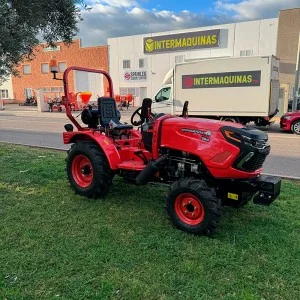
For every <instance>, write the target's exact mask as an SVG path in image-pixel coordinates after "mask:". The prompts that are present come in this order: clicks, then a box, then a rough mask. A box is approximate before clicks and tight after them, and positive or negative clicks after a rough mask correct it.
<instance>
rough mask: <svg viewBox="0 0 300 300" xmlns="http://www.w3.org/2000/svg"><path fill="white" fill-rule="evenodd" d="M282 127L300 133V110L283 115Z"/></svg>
mask: <svg viewBox="0 0 300 300" xmlns="http://www.w3.org/2000/svg"><path fill="white" fill-rule="evenodd" d="M280 128H281V129H283V130H286V131H292V132H293V133H295V134H299V135H300V110H297V111H294V112H288V113H286V114H285V115H283V116H282V117H281V119H280Z"/></svg>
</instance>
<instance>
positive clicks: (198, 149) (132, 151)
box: [63, 67, 281, 235]
mask: <svg viewBox="0 0 300 300" xmlns="http://www.w3.org/2000/svg"><path fill="white" fill-rule="evenodd" d="M73 70H78V71H87V72H93V73H99V74H103V75H104V76H105V77H106V79H107V81H108V84H109V91H110V96H109V97H100V98H98V107H96V108H93V107H92V106H90V107H89V106H88V107H87V108H85V109H84V110H83V111H82V114H81V120H82V122H83V123H84V124H85V125H86V126H85V127H82V126H81V125H80V124H79V123H78V122H77V121H76V120H75V119H74V117H73V116H72V114H71V110H70V106H69V105H66V113H67V116H68V117H69V119H70V120H71V121H72V123H73V124H74V125H75V126H76V127H77V130H74V126H73V125H72V124H66V125H65V130H66V131H65V132H64V133H63V140H64V143H65V144H72V146H71V148H70V150H69V151H68V157H67V175H68V179H69V181H70V183H71V186H72V187H73V189H74V190H75V192H76V193H77V194H79V195H82V196H86V197H91V198H98V197H105V196H106V195H107V194H108V193H109V189H110V186H111V185H112V183H113V178H114V176H116V175H118V176H120V177H123V178H124V179H125V180H126V182H132V183H133V184H136V185H145V184H147V183H149V182H154V183H162V184H169V185H170V189H169V192H168V193H167V198H166V207H167V211H168V214H169V215H170V217H171V219H172V221H173V223H174V224H175V225H176V226H177V227H179V228H180V229H181V230H184V231H186V232H189V233H196V234H206V235H209V234H212V233H213V232H214V231H215V229H216V227H217V225H218V223H219V221H220V218H221V207H222V205H232V206H242V205H244V204H246V203H247V202H249V201H250V200H251V199H253V201H254V203H256V204H262V205H269V204H271V203H272V202H273V201H274V200H275V199H276V198H277V197H278V196H279V194H280V188H281V179H280V178H277V177H271V176H263V175H261V172H262V165H263V163H264V161H265V159H266V157H267V156H268V154H269V153H270V146H269V145H268V136H267V134H266V133H264V132H261V131H259V130H256V129H249V128H247V127H244V126H242V125H238V124H233V123H228V122H220V121H215V120H208V119H199V118H188V115H187V112H188V109H187V106H188V102H186V104H185V105H184V107H183V112H182V115H181V116H174V115H164V114H159V115H154V116H153V115H152V114H151V103H152V101H151V99H148V98H146V99H144V101H143V105H142V107H140V108H139V109H137V110H136V111H135V112H134V116H133V118H132V120H133V119H134V118H135V117H137V116H138V117H139V120H138V121H134V125H137V126H139V127H138V129H134V127H133V126H132V125H129V124H123V123H121V122H120V120H119V117H118V112H117V107H116V102H115V99H114V98H113V93H112V91H113V84H112V80H111V77H110V76H109V74H108V73H106V72H105V71H101V70H92V69H86V68H79V67H70V68H68V69H67V70H66V71H65V73H64V78H63V81H64V87H65V95H69V87H68V74H69V73H70V71H73ZM66 101H67V104H68V101H69V99H68V97H66ZM146 197H147V196H145V198H146Z"/></svg>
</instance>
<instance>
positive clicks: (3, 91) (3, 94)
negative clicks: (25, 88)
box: [0, 90, 8, 99]
mask: <svg viewBox="0 0 300 300" xmlns="http://www.w3.org/2000/svg"><path fill="white" fill-rule="evenodd" d="M0 93H1V99H8V90H0Z"/></svg>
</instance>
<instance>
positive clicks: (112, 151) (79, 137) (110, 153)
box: [63, 131, 121, 170]
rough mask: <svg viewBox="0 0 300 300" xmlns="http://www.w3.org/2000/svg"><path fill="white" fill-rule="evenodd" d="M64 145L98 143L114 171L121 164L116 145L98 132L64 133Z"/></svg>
mask: <svg viewBox="0 0 300 300" xmlns="http://www.w3.org/2000/svg"><path fill="white" fill-rule="evenodd" d="M63 140H64V144H71V143H76V142H77V141H92V142H94V143H96V144H97V145H98V146H99V147H100V149H101V150H102V151H103V153H104V154H105V156H106V158H107V161H108V163H109V166H110V168H111V169H112V170H117V169H118V164H120V163H121V158H120V155H119V152H118V150H117V148H116V146H115V145H114V143H113V142H112V141H111V140H110V139H109V138H108V137H106V136H105V135H103V134H101V133H99V132H97V131H86V132H85V131H80V132H64V133H63Z"/></svg>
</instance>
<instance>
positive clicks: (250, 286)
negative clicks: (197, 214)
mask: <svg viewBox="0 0 300 300" xmlns="http://www.w3.org/2000/svg"><path fill="white" fill-rule="evenodd" d="M64 158H65V153H62V152H55V151H48V150H41V149H33V148H28V147H20V146H10V145H4V144H0V166H1V172H0V299H18V300H19V299H129V300H133V299H147V300H148V299H149V300H150V299H172V300H173V299H197V300H198V299H205V300H207V299H259V300H261V299H271V300H276V299H295V300H296V299H300V213H299V211H300V184H299V183H292V182H284V183H283V189H282V195H281V196H280V199H279V200H277V201H275V202H274V203H273V204H272V205H271V206H270V207H267V208H266V207H261V206H255V205H253V204H249V205H248V206H246V207H244V208H242V209H239V210H236V209H231V208H224V209H223V219H222V221H221V224H220V226H219V228H218V230H217V233H216V234H215V235H214V237H213V238H207V237H198V236H193V235H189V234H186V233H183V232H181V231H180V230H177V229H176V228H174V227H173V225H172V224H171V222H170V220H169V219H168V218H167V215H166V212H165V210H164V194H165V189H164V188H160V187H154V186H146V187H135V186H130V185H126V184H125V183H124V182H123V180H121V179H116V180H115V182H114V185H113V188H112V190H111V193H110V195H109V196H108V197H107V198H106V199H103V200H88V199H86V198H83V197H80V196H77V195H75V194H74V192H73V190H72V189H71V188H70V185H69V183H68V182H67V179H66V174H65V170H64V168H65V162H64Z"/></svg>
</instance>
